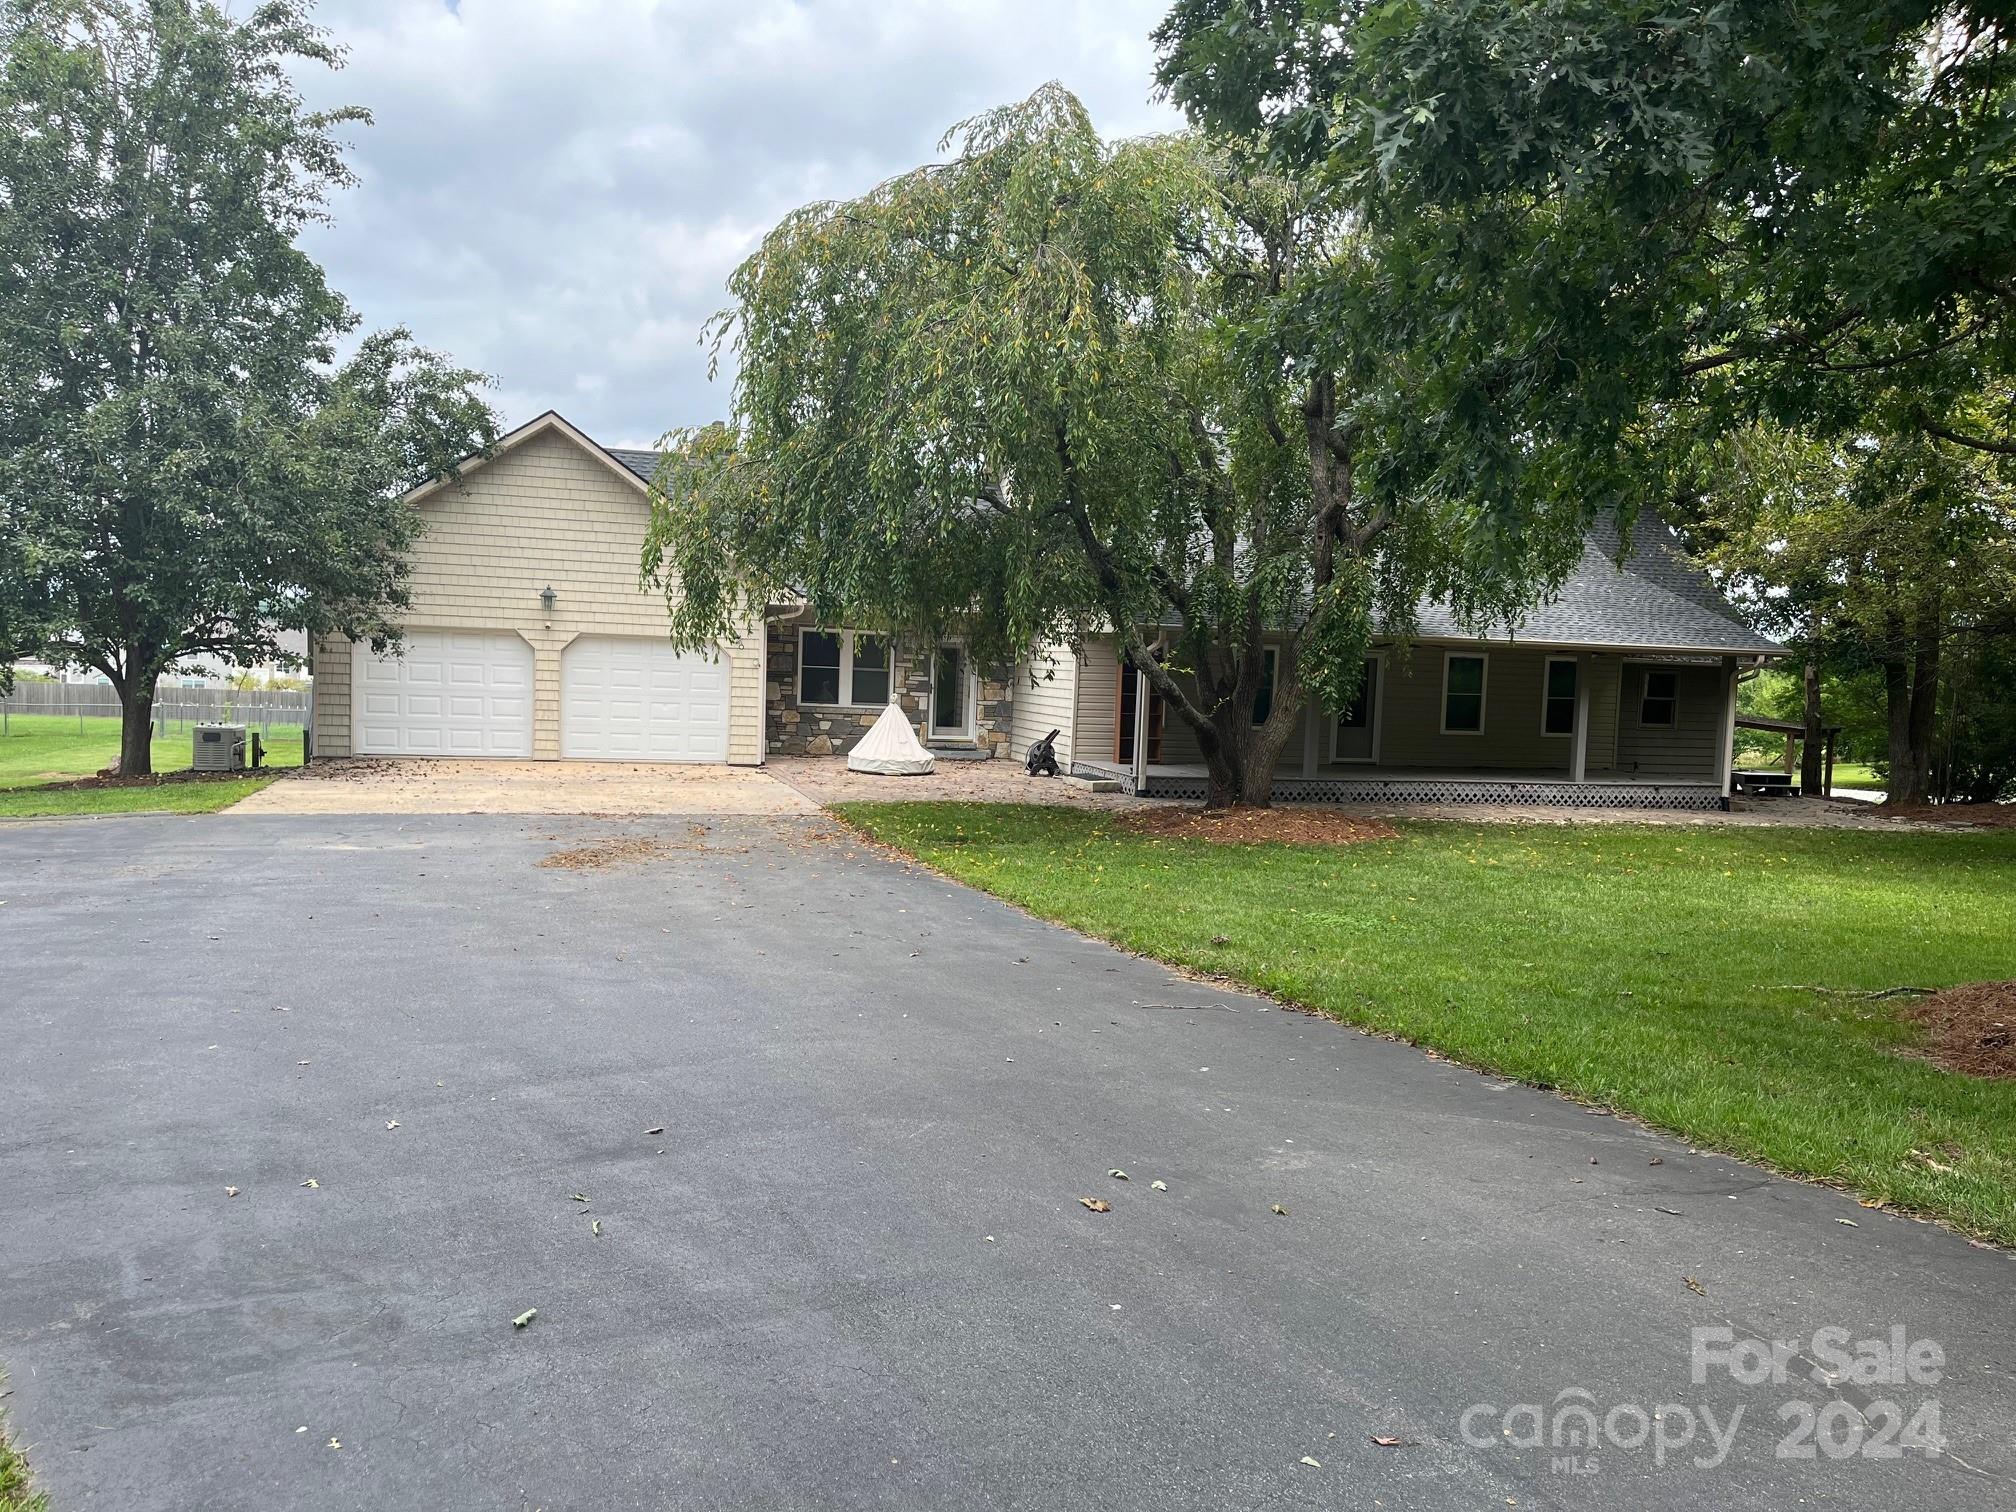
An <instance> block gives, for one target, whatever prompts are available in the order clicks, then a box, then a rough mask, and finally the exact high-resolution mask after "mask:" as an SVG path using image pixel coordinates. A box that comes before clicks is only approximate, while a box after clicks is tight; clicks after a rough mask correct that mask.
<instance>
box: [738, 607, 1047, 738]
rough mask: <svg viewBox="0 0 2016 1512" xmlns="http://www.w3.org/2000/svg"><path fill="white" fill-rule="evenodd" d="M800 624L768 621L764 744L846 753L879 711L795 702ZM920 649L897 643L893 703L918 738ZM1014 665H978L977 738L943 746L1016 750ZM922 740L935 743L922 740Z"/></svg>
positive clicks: (923, 698)
mask: <svg viewBox="0 0 2016 1512" xmlns="http://www.w3.org/2000/svg"><path fill="white" fill-rule="evenodd" d="M801 628H803V627H802V626H801V625H800V623H799V622H797V621H791V620H772V621H771V622H770V629H769V637H770V644H769V655H768V668H767V670H768V673H769V683H768V685H767V687H766V688H765V689H764V698H765V704H766V713H765V720H766V729H767V744H768V749H769V752H770V754H771V755H773V756H844V755H845V754H846V753H847V752H848V751H850V750H852V749H853V748H854V743H855V742H856V741H858V740H859V739H860V738H861V737H862V736H863V735H865V734H867V733H868V729H869V727H870V726H871V725H873V724H874V723H875V721H876V720H877V719H879V718H881V716H882V711H881V710H880V709H879V708H878V709H836V708H825V707H818V708H809V709H801V708H799V706H798V631H799V630H800V629H801ZM918 651H919V648H918V647H916V646H914V645H905V644H902V643H899V644H898V645H897V647H896V671H895V681H896V701H897V702H898V703H900V704H901V705H902V706H903V711H904V713H906V714H908V715H909V716H910V723H911V725H912V726H913V727H914V728H916V729H917V730H918V731H919V735H920V738H922V731H923V727H924V716H925V711H926V710H927V709H928V708H929V707H930V703H931V662H930V658H929V657H928V656H920V655H919V654H918ZM1014 675H1015V674H1014V669H1013V668H1012V667H1009V666H1007V665H1002V666H993V667H982V668H981V669H980V689H979V707H978V709H977V710H976V711H975V712H976V715H977V718H976V719H975V721H974V730H975V732H976V737H975V739H973V740H971V741H967V740H958V741H941V742H937V744H938V745H939V746H941V747H943V748H946V749H978V750H980V751H982V752H985V753H986V754H987V755H989V756H1010V755H1014V754H1016V753H1015V752H1013V751H1011V750H1010V749H1009V747H1010V745H1011V744H1012V742H1011V741H1010V739H1009V734H1008V731H1009V717H1010V712H1011V709H1012V704H1011V701H1010V699H1011V693H1010V684H1011V683H1012V681H1013V679H1014ZM925 744H927V745H930V744H933V742H931V741H929V740H926V741H925Z"/></svg>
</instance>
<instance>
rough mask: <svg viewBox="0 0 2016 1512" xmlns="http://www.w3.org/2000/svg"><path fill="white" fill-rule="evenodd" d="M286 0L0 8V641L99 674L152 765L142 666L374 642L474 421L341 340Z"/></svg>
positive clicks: (388, 630)
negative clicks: (405, 498)
mask: <svg viewBox="0 0 2016 1512" xmlns="http://www.w3.org/2000/svg"><path fill="white" fill-rule="evenodd" d="M304 62H305V63H314V64H322V65H327V66H329V67H336V66H338V65H339V64H340V62H341V53H340V51H339V50H338V49H337V48H336V47H335V46H334V45H333V44H332V43H331V42H330V41H329V40H328V38H327V37H326V36H324V35H323V34H322V33H321V32H320V31H319V30H317V29H316V28H314V27H313V26H312V25H310V24H309V22H308V20H307V16H306V11H305V7H304V6H303V5H302V4H300V3H297V0H268V3H263V4H260V5H257V6H256V7H254V8H253V9H252V10H251V11H249V12H248V13H246V14H245V15H244V16H243V18H242V19H240V18H236V17H234V16H232V15H230V14H228V13H227V12H225V11H224V10H222V9H220V8H218V7H217V6H215V5H212V4H208V3H200V0H0V549H4V555H0V631H4V632H5V633H6V636H7V637H8V639H9V640H10V641H11V644H10V645H8V646H6V647H5V648H4V649H6V650H7V651H10V652H12V653H14V654H34V655H39V656H41V657H44V658H46V659H48V660H50V661H52V662H54V663H58V664H62V665H67V666H75V667H88V668H93V669H96V670H97V671H99V672H101V673H103V674H104V675H105V677H106V678H108V679H109V680H110V682H111V683H112V686H113V687H114V688H115V689H116V690H117V692H118V694H119V698H120V702H121V706H122V709H123V713H124V718H123V729H122V733H121V741H120V766H121V769H122V770H123V771H124V772H127V773H129V774H138V773H145V772H147V771H148V770H149V769H150V767H149V762H150V742H149V738H148V737H149V721H150V718H151V712H152V705H153V699H154V689H155V685H156V682H157V680H158V679H159V678H160V677H161V675H162V674H163V673H165V672H167V671H169V670H171V669H172V668H173V667H174V666H175V665H176V663H177V662H179V661H180V660H182V659H183V658H185V657H191V656H197V655H211V656H215V657H219V658H223V659H227V660H234V661H239V662H247V663H249V662H257V661H264V660H284V659H285V655H286V654H285V652H284V651H283V650H282V649H281V647H280V645H279V643H278V639H277V637H278V636H279V634H280V633H281V632H282V631H284V630H289V629H295V630H305V631H308V632H310V633H311V634H312V633H319V632H325V631H341V632H343V633H345V634H349V635H354V636H359V637H363V638H368V639H372V640H375V641H377V642H379V643H380V644H383V643H385V642H386V641H387V640H390V639H394V638H396V630H395V628H394V625H393V619H392V617H393V616H394V615H395V614H396V611H397V609H398V608H399V607H400V606H401V605H402V604H403V602H404V588H403V584H404V579H405V572H406V568H405V562H404V552H405V549H406V547H407V546H408V545H409V544H410V542H411V540H412V538H413V535H414V533H415V531H416V530H417V528H418V527H417V523H416V520H415V517H414V515H413V512H412V511H411V510H410V509H409V508H408V507H407V506H406V505H405V504H404V503H402V502H401V499H400V495H401V494H402V493H403V492H404V491H405V490H406V489H407V488H409V487H410V486H412V485H414V484H416V483H419V482H421V481H423V480H425V479H426V478H428V477H431V476H437V475H439V474H440V473H441V472H443V471H444V470H445V469H447V468H448V467H449V466H451V465H452V464H453V463H454V462H455V461H456V460H457V459H458V458H461V457H463V456H465V455H467V454H469V453H470V452H473V451H477V450H480V449H482V448H484V447H485V446H487V445H488V444H489V442H490V441H491V440H492V439H494V436H495V433H496V425H495V421H494V418H493V416H492V415H491V412H490V410H489V408H488V406H487V405H486V404H485V403H484V402H483V400H482V399H481V397H480V396H479V394H478V392H477V389H478V388H479V386H480V384H481V379H480V377H479V375H477V374H474V373H471V372H467V371H464V370H462V369H459V368H457V367H455V366H454V365H453V364H452V363H450V362H448V361H447V360H446V359H444V358H442V357H440V356H438V355H436V354H434V353H432V352H429V351H427V350H425V349H423V348H421V347H419V346H417V345H415V343H414V342H413V340H412V339H411V338H410V337H409V336H408V334H407V333H406V332H404V331H399V330H393V331H384V332H378V333H375V334H372V335H368V336H365V337H364V338H362V339H361V340H359V341H356V342H355V344H354V346H352V349H351V354H350V355H349V357H348V359H347V360H344V361H340V362H339V360H338V356H339V345H340V344H342V343H344V342H346V341H347V340H349V339H350V338H351V337H352V336H353V334H354V332H355V330H356V327H357V324H358V322H357V317H356V315H355V314H354V313H353V312H352V310H351V309H350V307H349V306H348V305H347V304H346V303H345V301H344V300H343V299H342V297H341V296H340V295H339V294H337V293H336V292H335V291H333V290H331V289H330V288H329V287H328V285H327V283H326V282H325V280H324V278H323V274H322V271H321V269H320V268H318V267H317V266H316V264H315V263H314V262H313V260H311V259H310V258H309V257H308V255H307V254H306V253H305V252H303V251H302V249H301V248H300V246H299V245H298V244H297V241H296V238H297V235H298V233H299V232H300V231H301V230H302V228H303V227H304V226H305V225H307V224H308V223H309V222H311V221H313V220H316V219H318V218H320V217H321V216H322V215H323V214H324V213H325V212H324V207H325V201H326V197H327V195H328V193H329V192H330V190H332V189H333V188H335V187H337V186H339V185H342V184H343V183H345V182H347V180H348V173H347V170H346V168H345V166H344V163H343V157H342V150H341V146H340V143H339V141H338V139H337V136H336V132H337V131H338V130H340V129H341V128H342V127H343V126H344V125H345V124H347V123H351V122H357V121H361V120H363V119H364V117H363V115H362V113H361V112H358V111H338V112H334V113H320V112H315V111H311V110H308V109H307V108H305V106H304V105H303V103H302V100H301V98H300V96H299V94H298V92H297V91H296V89H295V87H294V85H293V83H292V82H291V80H290V77H289V70H290V68H292V67H295V66H298V65H299V64H301V63H304Z"/></svg>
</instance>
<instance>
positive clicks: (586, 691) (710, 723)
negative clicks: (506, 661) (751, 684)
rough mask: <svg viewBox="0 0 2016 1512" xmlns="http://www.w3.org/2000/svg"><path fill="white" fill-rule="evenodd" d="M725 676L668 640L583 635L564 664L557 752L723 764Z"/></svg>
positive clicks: (715, 664)
mask: <svg viewBox="0 0 2016 1512" xmlns="http://www.w3.org/2000/svg"><path fill="white" fill-rule="evenodd" d="M727 732H728V677H727V669H726V667H725V666H724V665H723V664H722V663H721V662H720V661H719V660H718V659H716V658H714V657H710V656H707V655H704V654H698V653H693V652H678V651H674V650H673V649H672V647H671V645H670V644H669V643H667V642H665V641H657V640H643V639H630V638H625V637H620V636H583V637H582V638H581V639H580V640H577V641H575V642H574V643H573V644H572V645H570V646H569V647H568V648H567V650H566V651H565V653H563V655H562V656H561V660H560V749H561V754H562V755H564V756H571V757H578V758H583V759H588V760H596V759H601V760H621V761H726V760H727V759H728V733H727Z"/></svg>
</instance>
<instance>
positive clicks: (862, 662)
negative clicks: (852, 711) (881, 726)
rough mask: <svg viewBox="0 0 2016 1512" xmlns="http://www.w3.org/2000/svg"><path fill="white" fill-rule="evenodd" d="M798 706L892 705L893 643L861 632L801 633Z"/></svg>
mask: <svg viewBox="0 0 2016 1512" xmlns="http://www.w3.org/2000/svg"><path fill="white" fill-rule="evenodd" d="M798 702H800V703H801V704H835V705H842V706H848V705H851V706H855V707H861V708H867V707H870V706H873V705H879V704H886V703H887V702H889V639H888V637H887V636H882V635H866V634H863V633H862V632H860V631H857V630H801V631H799V632H798Z"/></svg>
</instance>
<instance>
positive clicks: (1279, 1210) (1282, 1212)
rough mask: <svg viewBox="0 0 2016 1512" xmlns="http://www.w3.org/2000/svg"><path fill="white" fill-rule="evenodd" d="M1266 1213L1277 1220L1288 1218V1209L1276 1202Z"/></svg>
mask: <svg viewBox="0 0 2016 1512" xmlns="http://www.w3.org/2000/svg"><path fill="white" fill-rule="evenodd" d="M1267 1211H1268V1212H1270V1213H1272V1214H1274V1215H1275V1216H1276V1217H1277V1218H1286V1217H1287V1216H1288V1209H1286V1208H1284V1207H1283V1206H1281V1204H1280V1203H1278V1202H1277V1203H1275V1204H1274V1206H1272V1207H1271V1208H1269V1209H1268V1210H1267Z"/></svg>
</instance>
